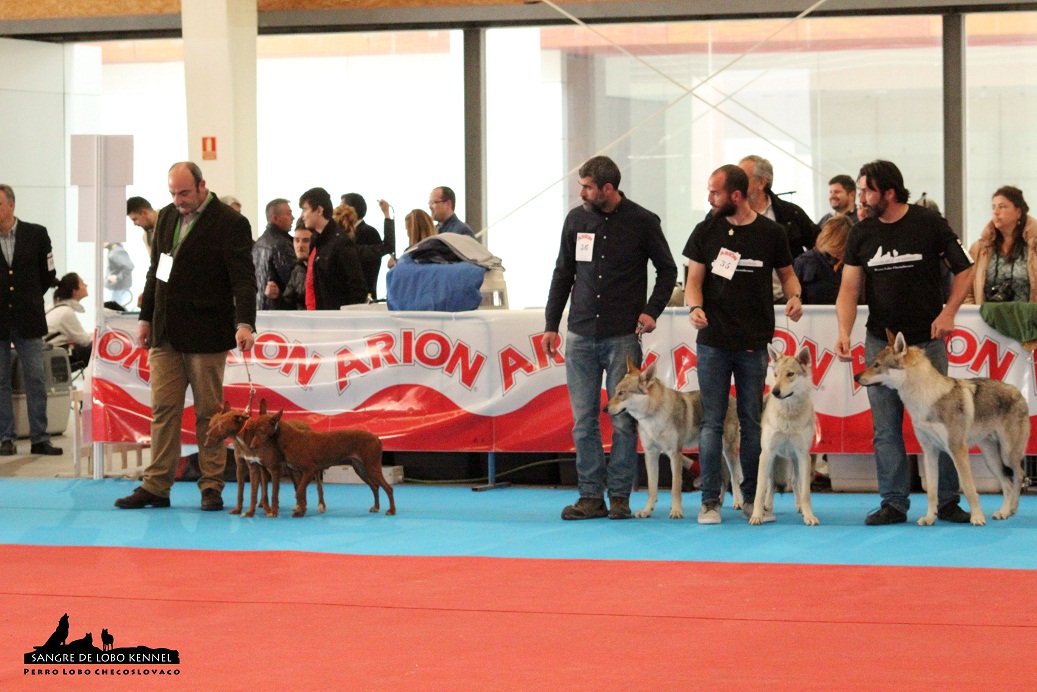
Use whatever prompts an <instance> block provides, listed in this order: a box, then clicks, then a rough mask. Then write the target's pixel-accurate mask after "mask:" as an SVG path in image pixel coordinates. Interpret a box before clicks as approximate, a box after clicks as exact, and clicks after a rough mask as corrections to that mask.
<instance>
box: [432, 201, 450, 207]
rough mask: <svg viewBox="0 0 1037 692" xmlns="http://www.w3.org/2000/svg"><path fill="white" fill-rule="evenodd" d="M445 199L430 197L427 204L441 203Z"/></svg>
mask: <svg viewBox="0 0 1037 692" xmlns="http://www.w3.org/2000/svg"><path fill="white" fill-rule="evenodd" d="M445 201H446V200H445V199H430V200H429V201H428V205H429V206H430V207H431V206H432V205H433V204H442V203H443V202H445Z"/></svg>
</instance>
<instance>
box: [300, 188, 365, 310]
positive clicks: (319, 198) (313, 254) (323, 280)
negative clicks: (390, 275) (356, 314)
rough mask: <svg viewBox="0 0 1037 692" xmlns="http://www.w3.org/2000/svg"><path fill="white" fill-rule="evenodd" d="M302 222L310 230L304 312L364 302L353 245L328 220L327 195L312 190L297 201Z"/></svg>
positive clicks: (363, 285)
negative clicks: (311, 237)
mask: <svg viewBox="0 0 1037 692" xmlns="http://www.w3.org/2000/svg"><path fill="white" fill-rule="evenodd" d="M299 209H300V210H301V212H302V214H301V215H302V220H303V223H305V224H306V228H308V229H310V230H311V231H313V240H312V241H311V243H310V247H311V248H312V249H311V250H310V261H309V267H308V270H307V272H306V309H307V310H338V309H339V308H340V307H342V306H343V305H356V304H357V303H363V302H365V301H366V300H367V283H366V281H365V280H364V270H363V268H362V267H361V266H360V258H359V256H358V255H357V252H356V243H355V242H354V241H353V239H352V238H350V237H349V236H348V235H346V232H345V231H344V230H343V229H342V227H341V226H339V225H338V224H337V223H336V222H335V220H334V219H332V218H331V214H332V211H333V209H334V207H332V204H331V195H329V194H328V191H327V190H325V189H324V188H322V187H314V188H311V189H309V190H307V191H306V192H304V193H303V194H302V196H301V197H300V198H299Z"/></svg>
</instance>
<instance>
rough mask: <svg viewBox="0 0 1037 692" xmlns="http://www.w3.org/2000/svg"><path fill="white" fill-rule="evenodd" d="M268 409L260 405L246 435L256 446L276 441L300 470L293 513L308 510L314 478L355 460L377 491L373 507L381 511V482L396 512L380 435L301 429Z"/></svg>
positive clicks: (292, 465) (363, 477)
mask: <svg viewBox="0 0 1037 692" xmlns="http://www.w3.org/2000/svg"><path fill="white" fill-rule="evenodd" d="M265 410H266V402H265V401H264V402H262V403H261V405H260V411H261V413H260V415H259V417H257V418H253V419H252V420H250V421H248V423H246V425H245V429H244V431H243V432H242V437H244V438H245V440H246V442H247V444H248V445H249V446H250V447H251V448H252V449H259V448H261V447H263V446H264V445H275V446H276V447H277V449H279V450H280V451H281V454H283V455H284V458H285V461H286V462H287V463H288V466H289V468H291V469H294V470H296V471H298V472H299V482H298V483H297V484H296V486H295V502H296V504H295V509H293V510H292V516H293V517H301V516H303V515H304V514H306V486H307V485H309V483H310V479H311V478H313V477H314V476H318V475H319V474H320V473H323V471H324V470H325V469H327V468H330V467H332V466H338V465H344V464H351V465H352V466H353V469H354V470H355V471H356V474H357V475H358V476H360V479H361V480H362V481H364V482H365V483H367V485H368V487H370V488H371V492H373V493H374V507H372V508H371V510H370V511H372V512H377V511H378V509H379V504H378V486H381V487H382V488H383V489H384V490H385V494H386V495H387V496H388V497H389V509H388V511H386V514H387V515H393V514H396V501H395V500H394V499H393V494H392V486H391V485H389V483H388V482H387V481H386V480H385V476H384V475H383V474H382V441H381V440H380V439H378V436H377V435H374V434H372V433H369V432H367V431H366V430H335V431H332V432H313V431H312V430H301V429H299V428H298V427H296V426H293V425H290V424H289V422H288V421H284V422H282V421H281V415H282V414H283V413H284V412H283V411H278V412H277V413H275V414H273V415H269V414H266V413H263V411H265ZM322 511H323V510H322Z"/></svg>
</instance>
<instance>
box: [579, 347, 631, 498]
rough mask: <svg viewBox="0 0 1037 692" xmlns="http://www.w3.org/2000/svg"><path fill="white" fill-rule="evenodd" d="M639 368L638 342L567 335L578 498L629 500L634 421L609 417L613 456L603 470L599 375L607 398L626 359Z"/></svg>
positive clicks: (627, 417) (626, 416) (623, 371)
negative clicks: (603, 375)
mask: <svg viewBox="0 0 1037 692" xmlns="http://www.w3.org/2000/svg"><path fill="white" fill-rule="evenodd" d="M628 357H629V358H632V359H633V360H634V362H635V363H637V364H638V365H639V366H640V365H641V344H640V343H638V341H637V336H636V335H634V334H627V335H625V336H613V337H606V338H601V339H598V338H594V337H587V336H580V335H579V334H573V333H572V332H569V335H568V338H567V341H566V346H565V379H566V383H567V385H568V388H569V403H570V404H571V405H572V409H573V421H574V425H573V443H574V444H575V446H576V475H577V477H578V479H579V490H580V497H591V498H603V497H604V496H605V490H606V488H607V489H608V491H609V494H611V495H616V496H621V497H629V496H630V491H631V489H632V488H633V485H634V478H635V476H636V473H637V421H635V420H634V419H633V418H632V417H631V416H630V414H628V413H621V414H619V415H618V416H612V453H611V454H609V462H608V465H607V467H606V464H605V451H604V448H603V446H602V439H601V425H600V423H599V421H600V416H601V407H602V401H601V375H602V373H603V372H604V373H605V390H606V391H607V392H608V396H609V397H611V396H612V395H613V394H614V393H615V391H616V386H617V385H618V384H619V382H620V380H622V379H623V377H624V376H625V375H626V374H627V358H628Z"/></svg>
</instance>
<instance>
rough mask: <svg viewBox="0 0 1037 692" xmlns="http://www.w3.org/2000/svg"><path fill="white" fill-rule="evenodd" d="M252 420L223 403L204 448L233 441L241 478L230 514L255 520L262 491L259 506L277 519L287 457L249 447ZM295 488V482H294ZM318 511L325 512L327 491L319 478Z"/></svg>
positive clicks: (273, 448) (263, 408) (298, 423)
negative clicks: (247, 439) (245, 431)
mask: <svg viewBox="0 0 1037 692" xmlns="http://www.w3.org/2000/svg"><path fill="white" fill-rule="evenodd" d="M259 412H260V415H262V414H264V413H266V400H263V401H262V402H261V404H260V409H259ZM248 420H249V417H248V416H246V415H245V414H244V413H238V412H236V411H233V410H231V407H230V404H228V403H226V402H225V403H224V404H223V409H222V410H220V411H218V412H217V413H216V415H214V416H213V417H212V419H211V420H210V421H209V429H208V430H206V431H205V444H207V445H209V446H210V447H211V446H213V445H216V444H218V443H219V441H220V440H224V439H226V438H227V437H231V438H232V439H233V441H234V460H235V462H236V463H237V469H236V470H237V478H238V504H237V505H236V506H235V507H234V509H232V510H230V513H231V514H241V515H242V516H245V517H251V516H254V515H255V513H256V495H257V490H259V488H262V497H261V498H260V500H259V506H260V507H262V508H263V509H264V510H265V511H266V515H267V516H268V517H276V516H277V514H278V512H279V509H280V490H281V473H282V471H283V470H284V469H285V468H286V465H285V463H284V456H283V455H282V454H281V450H279V449H278V448H277V447H276V446H274V445H267V446H265V447H264V448H263V449H258V450H257V449H255V448H253V447H251V446H249V445H247V444H246V443H245V441H244V439H242V438H243V434H242V432H243V429H244V427H245V424H246V423H247V422H248ZM286 425H293V426H296V427H299V428H301V429H304V430H309V429H310V426H308V425H306V424H305V423H303V422H301V421H292V422H291V423H286ZM246 476H248V479H249V483H250V485H251V486H252V489H251V496H250V502H249V508H248V511H246V512H245V513H243V514H242V511H241V510H242V506H243V505H244V500H245V477H246ZM268 480H270V481H272V483H273V488H272V489H271V491H270V495H271V498H270V501H267V493H266V484H267V481H268ZM292 482H293V484H294V483H295V478H292ZM317 496H318V504H317V508H318V511H320V512H323V511H324V487H323V482H322V478H321V475H320V474H318V475H317Z"/></svg>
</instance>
